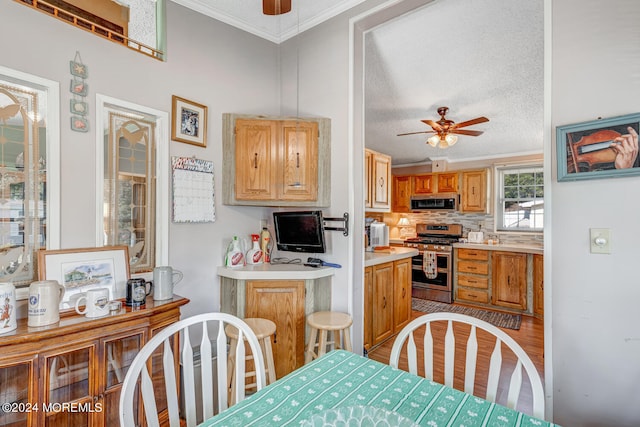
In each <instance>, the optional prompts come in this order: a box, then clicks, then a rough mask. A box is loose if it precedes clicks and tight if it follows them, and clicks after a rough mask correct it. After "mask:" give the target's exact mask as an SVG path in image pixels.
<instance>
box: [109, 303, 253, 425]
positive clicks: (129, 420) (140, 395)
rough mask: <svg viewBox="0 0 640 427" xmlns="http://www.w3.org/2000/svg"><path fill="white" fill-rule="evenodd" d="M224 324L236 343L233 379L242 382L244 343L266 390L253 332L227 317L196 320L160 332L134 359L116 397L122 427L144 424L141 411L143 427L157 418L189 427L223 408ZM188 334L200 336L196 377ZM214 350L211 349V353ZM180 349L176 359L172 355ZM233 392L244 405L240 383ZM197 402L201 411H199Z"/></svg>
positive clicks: (226, 395) (208, 316)
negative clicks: (235, 333)
mask: <svg viewBox="0 0 640 427" xmlns="http://www.w3.org/2000/svg"><path fill="white" fill-rule="evenodd" d="M226 325H232V326H234V327H235V328H236V330H237V331H238V334H239V335H238V336H239V338H240V339H238V340H237V341H236V344H235V354H236V356H237V357H236V363H235V364H234V369H235V371H234V375H235V376H236V378H244V377H245V354H246V352H245V345H246V344H247V343H248V344H249V349H250V350H251V353H252V355H253V360H254V363H255V371H256V373H255V375H256V388H257V389H258V390H260V389H262V388H263V387H264V386H265V367H264V357H263V355H262V351H261V349H260V345H259V343H258V339H257V338H256V336H255V334H254V333H253V332H252V330H251V328H250V327H249V326H248V325H247V324H246V323H245V322H244V321H243V320H241V319H239V318H237V317H235V316H232V315H230V314H225V313H206V314H200V315H196V316H193V317H189V318H186V319H183V320H180V321H178V322H176V323H173V324H171V325H169V326H167V327H166V328H164V329H162V330H161V331H160V332H158V333H157V334H156V335H155V336H154V337H153V338H151V339H150V340H149V342H147V343H146V344H145V345H144V346H143V347H142V349H141V350H140V352H139V353H138V354H137V356H136V357H135V358H134V359H133V361H132V362H131V365H130V366H129V369H128V371H127V374H126V376H125V378H124V382H123V384H122V391H121V393H120V411H119V412H120V425H121V427H132V426H136V425H142V424H143V422H142V420H141V416H142V412H144V418H145V420H146V425H148V426H150V427H154V426H159V425H160V420H159V418H162V419H164V418H166V419H168V422H169V426H170V427H179V426H181V424H180V422H181V419H182V420H183V422H184V424H182V425H183V426H186V427H192V426H195V425H197V424H198V423H201V422H202V421H203V420H206V419H208V418H211V417H212V416H213V415H215V414H216V413H218V412H220V411H222V410H224V409H226V408H227V407H228V406H229V403H228V402H229V400H228V399H229V395H230V394H229V390H228V384H227V363H228V360H227V359H228V351H229V349H228V337H227V335H226V333H225V326H226ZM190 334H201V335H202V338H201V340H200V343H199V346H200V362H201V363H200V368H199V370H200V377H199V378H197V377H196V374H195V373H196V372H197V370H198V369H197V358H194V354H197V352H194V349H193V348H192V344H191V338H190ZM210 334H211V336H212V337H213V339H211V338H210ZM243 338H244V339H243ZM212 344H213V345H212ZM212 347H215V353H214V352H213V351H212ZM178 349H179V356H180V357H179V358H177V357H176V355H177V354H175V353H174V352H175V351H176V350H178ZM214 356H215V357H214ZM212 358H215V364H212V363H207V361H211V360H212ZM180 367H181V368H182V369H180ZM150 370H151V372H150ZM180 393H182V394H183V395H182V401H183V402H184V403H183V405H182V406H183V408H182V409H183V413H180ZM231 393H233V394H234V401H235V402H241V401H242V400H244V398H245V387H244V382H242V381H238V382H237V383H236V387H235V390H231ZM198 394H200V395H201V401H197V400H196V399H197V398H196V396H197V395H198ZM138 402H139V404H138ZM200 403H201V404H202V406H201V408H202V409H201V411H197V410H196V407H197V406H199V404H200ZM159 405H162V407H159ZM164 407H166V412H165V410H164ZM161 412H162V414H160V413H161ZM198 412H201V414H198ZM200 415H201V416H200ZM163 425H165V423H164V422H163Z"/></svg>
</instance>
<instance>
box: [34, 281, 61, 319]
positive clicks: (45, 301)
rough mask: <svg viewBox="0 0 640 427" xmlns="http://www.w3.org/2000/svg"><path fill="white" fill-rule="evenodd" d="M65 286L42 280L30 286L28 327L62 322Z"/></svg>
mask: <svg viewBox="0 0 640 427" xmlns="http://www.w3.org/2000/svg"><path fill="white" fill-rule="evenodd" d="M64 291H65V290H64V286H62V285H61V284H60V283H58V281H57V280H41V281H37V282H32V283H31V284H30V285H29V310H28V316H29V320H28V322H27V325H28V326H31V327H39V326H46V325H51V324H52V323H56V322H58V321H59V320H60V301H61V300H62V297H63V295H64Z"/></svg>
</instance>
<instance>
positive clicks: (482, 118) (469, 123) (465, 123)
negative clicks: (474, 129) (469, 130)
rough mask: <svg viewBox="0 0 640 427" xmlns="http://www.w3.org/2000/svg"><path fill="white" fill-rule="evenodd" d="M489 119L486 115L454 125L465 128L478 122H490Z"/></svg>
mask: <svg viewBox="0 0 640 427" xmlns="http://www.w3.org/2000/svg"><path fill="white" fill-rule="evenodd" d="M488 121H489V119H487V118H486V117H476V118H475V119H471V120H467V121H466V122H460V123H456V124H454V125H453V127H454V128H463V127H465V126H471V125H475V124H478V123H484V122H488Z"/></svg>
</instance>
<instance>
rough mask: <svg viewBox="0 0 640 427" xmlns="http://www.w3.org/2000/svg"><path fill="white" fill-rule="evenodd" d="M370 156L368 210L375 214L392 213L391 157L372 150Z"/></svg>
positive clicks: (366, 206)
mask: <svg viewBox="0 0 640 427" xmlns="http://www.w3.org/2000/svg"><path fill="white" fill-rule="evenodd" d="M366 151H369V155H370V170H369V175H368V176H369V179H368V181H367V192H368V193H369V201H368V205H365V209H366V210H371V211H374V212H390V211H391V156H387V155H386V154H382V153H378V152H376V151H372V150H366Z"/></svg>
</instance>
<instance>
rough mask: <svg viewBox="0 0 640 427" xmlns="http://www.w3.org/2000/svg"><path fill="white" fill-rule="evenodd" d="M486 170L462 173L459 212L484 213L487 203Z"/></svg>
mask: <svg viewBox="0 0 640 427" xmlns="http://www.w3.org/2000/svg"><path fill="white" fill-rule="evenodd" d="M488 188H489V187H488V185H487V170H486V169H482V170H477V171H465V172H462V194H461V203H460V210H461V211H462V212H481V213H486V212H487V208H488V207H489V203H487V198H488V196H489V192H488Z"/></svg>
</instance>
